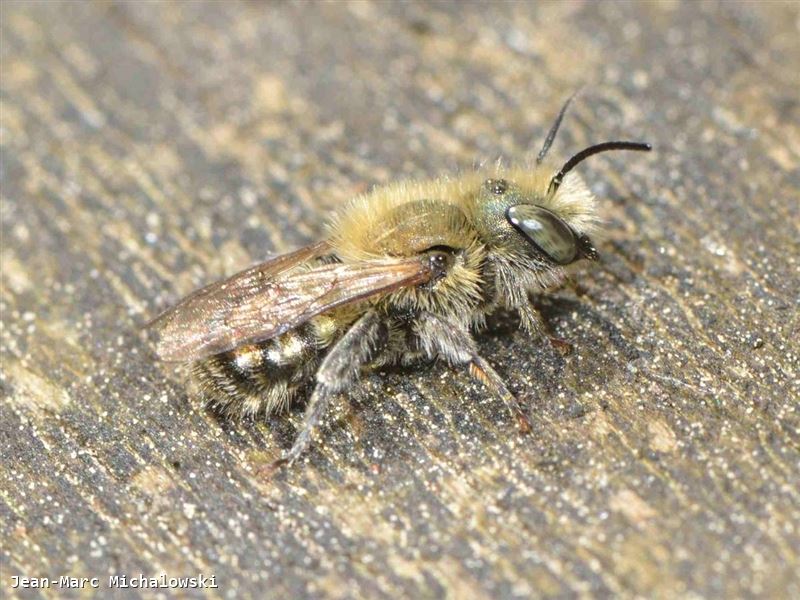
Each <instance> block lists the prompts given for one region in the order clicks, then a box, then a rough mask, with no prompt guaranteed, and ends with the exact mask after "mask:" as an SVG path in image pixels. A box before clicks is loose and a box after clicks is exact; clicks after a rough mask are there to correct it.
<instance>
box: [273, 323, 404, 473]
mask: <svg viewBox="0 0 800 600" xmlns="http://www.w3.org/2000/svg"><path fill="white" fill-rule="evenodd" d="M387 336H388V333H387V329H386V325H385V323H383V322H382V320H381V318H380V317H379V316H378V314H377V313H376V312H375V311H370V312H368V313H366V314H365V315H364V316H362V317H361V318H360V319H358V320H357V321H356V322H355V323H354V324H353V325H352V326H351V327H350V329H348V330H347V333H345V334H344V335H343V336H342V337H341V339H339V341H337V342H336V343H335V344H334V345H333V347H332V348H331V350H330V351H329V352H328V354H327V355H326V356H325V358H324V359H323V361H322V363H321V364H320V366H319V369H318V370H317V375H316V380H317V383H316V386H315V387H314V392H313V393H312V394H311V398H310V399H309V401H308V406H307V407H306V412H305V416H304V417H303V426H302V429H301V430H300V433H299V434H298V436H297V439H296V440H295V441H294V444H293V445H292V448H291V449H290V450H289V451H288V452H287V453H285V454H284V455H283V456H282V457H281V458H279V459H278V460H276V461H275V462H274V463H272V465H271V467H270V469H269V471H270V472H274V471H275V470H276V469H278V468H279V467H281V466H283V465H291V464H292V463H293V462H294V461H295V460H297V459H298V457H300V455H301V454H303V452H304V451H305V450H306V449H307V448H308V446H309V444H310V443H311V436H312V434H313V433H314V428H315V427H316V426H317V425H318V424H319V422H320V420H321V419H322V416H323V415H324V414H325V411H326V410H327V408H328V406H329V405H330V403H331V400H332V399H333V398H334V397H335V396H336V395H338V394H341V393H342V392H345V391H347V389H348V388H350V387H351V386H353V385H354V384H355V383H356V382H357V380H358V377H359V373H360V369H361V367H363V366H364V365H366V364H368V363H369V361H371V360H372V359H373V358H374V357H375V354H376V353H377V352H378V351H379V350H380V349H381V348H382V347H383V345H384V344H385V342H386V339H387Z"/></svg>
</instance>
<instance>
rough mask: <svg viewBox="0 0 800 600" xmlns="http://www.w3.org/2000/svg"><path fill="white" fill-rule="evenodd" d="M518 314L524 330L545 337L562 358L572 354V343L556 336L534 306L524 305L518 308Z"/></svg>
mask: <svg viewBox="0 0 800 600" xmlns="http://www.w3.org/2000/svg"><path fill="white" fill-rule="evenodd" d="M517 312H518V314H519V320H520V325H521V326H522V329H524V330H525V331H527V332H529V333H539V334H542V335H544V336H545V337H546V338H547V341H549V342H550V345H551V346H552V347H553V348H554V349H555V350H556V351H557V352H558V353H559V354H561V355H562V356H567V355H568V354H571V353H572V349H573V348H572V342H569V341H567V340H565V339H563V338H560V337H558V336H557V335H554V334H553V332H552V330H551V329H550V327H548V325H547V323H545V321H544V319H543V318H542V315H540V314H539V312H538V311H537V310H536V309H535V308H534V306H533V304H531V303H526V304H523V305H522V306H519V307H517Z"/></svg>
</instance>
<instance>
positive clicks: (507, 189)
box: [477, 95, 651, 265]
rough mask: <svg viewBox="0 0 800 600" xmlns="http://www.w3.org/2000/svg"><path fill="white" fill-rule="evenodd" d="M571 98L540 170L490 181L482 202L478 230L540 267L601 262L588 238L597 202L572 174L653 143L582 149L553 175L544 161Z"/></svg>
mask: <svg viewBox="0 0 800 600" xmlns="http://www.w3.org/2000/svg"><path fill="white" fill-rule="evenodd" d="M572 97H574V95H573V96H572ZM572 97H570V98H569V99H567V101H566V102H565V103H564V106H563V107H562V108H561V111H560V112H559V113H558V116H557V117H556V120H555V122H554V123H553V125H552V126H551V127H550V131H548V133H547V137H546V138H545V141H544V144H543V145H542V149H541V150H540V151H539V155H538V156H537V158H536V167H535V168H534V169H533V170H527V169H515V170H512V171H511V172H509V173H508V174H498V175H497V176H496V177H491V178H489V179H486V180H485V181H484V182H483V184H482V186H481V190H480V192H479V193H478V197H477V200H478V202H477V208H478V215H477V226H478V228H479V229H481V230H482V231H483V233H484V234H485V235H487V237H488V238H489V239H492V240H495V241H496V242H498V243H499V244H500V245H502V246H504V247H505V249H506V250H510V251H511V252H515V251H516V253H519V252H524V250H525V249H527V250H528V252H524V254H523V255H525V254H527V255H530V253H531V251H532V252H533V253H534V254H535V256H534V257H532V258H534V259H535V260H536V262H539V263H540V262H544V263H545V264H550V265H568V264H570V263H573V262H575V261H576V260H579V259H581V258H587V259H589V260H597V258H598V254H597V250H596V249H595V247H594V245H593V244H592V242H591V240H590V239H589V235H588V233H589V232H590V231H591V229H592V226H593V225H594V222H595V220H596V216H595V208H594V198H593V196H592V194H591V192H590V191H589V189H588V188H587V187H586V184H585V183H583V181H582V180H581V178H580V177H578V176H577V175H576V174H575V173H570V172H571V171H572V169H574V168H575V167H576V166H577V165H578V164H580V163H581V162H582V161H584V160H585V159H587V158H589V157H590V156H593V155H594V154H598V153H600V152H606V151H609V150H636V151H649V150H650V149H651V147H650V144H643V143H639V142H603V143H602V144H596V145H594V146H589V147H588V148H586V149H584V150H581V151H580V152H578V153H577V154H576V155H575V156H573V157H572V158H570V159H569V160H568V161H567V162H566V163H564V166H562V167H561V168H560V169H559V170H558V171H557V172H556V173H555V175H551V173H552V171H551V170H549V169H547V168H546V167H544V166H543V165H542V162H543V161H544V159H545V157H546V155H547V152H548V150H550V146H551V145H552V143H553V140H555V137H556V134H557V133H558V128H559V126H560V125H561V120H562V119H563V118H564V114H565V113H566V111H567V107H568V106H569V103H570V102H571V100H572ZM568 174H569V175H570V176H569V177H567V175H568ZM562 184H563V185H562ZM525 246H527V248H525Z"/></svg>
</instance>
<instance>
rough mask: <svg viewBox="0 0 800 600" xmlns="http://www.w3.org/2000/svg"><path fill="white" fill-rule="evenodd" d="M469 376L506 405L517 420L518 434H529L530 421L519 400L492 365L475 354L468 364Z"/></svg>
mask: <svg viewBox="0 0 800 600" xmlns="http://www.w3.org/2000/svg"><path fill="white" fill-rule="evenodd" d="M469 374H470V375H472V376H473V377H474V378H475V379H477V380H478V381H480V382H481V383H482V384H483V385H485V386H486V387H487V388H489V390H491V391H492V392H493V393H494V394H495V395H496V396H498V397H500V399H502V400H503V402H505V403H506V406H507V407H508V409H509V410H510V411H511V414H512V416H513V417H514V418H515V419H516V420H517V425H518V427H519V431H520V433H528V432H530V430H531V422H530V419H528V415H526V414H525V411H524V410H523V409H522V406H520V404H519V400H517V398H516V396H514V394H512V393H511V392H510V391H509V389H508V388H507V387H506V384H505V383H503V380H502V379H501V377H500V375H498V374H497V371H495V370H494V369H493V368H492V365H490V364H489V363H488V362H486V361H485V360H484V359H483V358H482V357H480V356H479V355H477V354H475V355H474V356H473V357H472V360H471V361H470V363H469Z"/></svg>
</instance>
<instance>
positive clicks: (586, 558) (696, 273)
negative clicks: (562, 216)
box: [0, 2, 800, 598]
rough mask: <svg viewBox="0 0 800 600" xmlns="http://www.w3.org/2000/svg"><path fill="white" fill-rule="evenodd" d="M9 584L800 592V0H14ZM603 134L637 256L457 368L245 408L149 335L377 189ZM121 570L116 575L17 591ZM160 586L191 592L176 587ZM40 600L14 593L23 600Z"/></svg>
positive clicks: (8, 206) (10, 23)
mask: <svg viewBox="0 0 800 600" xmlns="http://www.w3.org/2000/svg"><path fill="white" fill-rule="evenodd" d="M0 9H1V10H2V15H1V16H2V49H1V52H2V54H1V55H0V59H2V84H1V85H2V98H1V102H2V104H0V110H1V111H2V113H1V114H0V118H1V119H2V172H0V177H2V179H1V180H0V181H1V182H2V192H0V195H1V197H2V211H1V212H0V215H1V216H2V292H1V295H0V308H2V330H1V331H0V340H1V342H2V379H0V386H1V387H2V403H0V447H1V448H2V462H1V463H0V493H1V495H0V537H2V540H3V544H2V555H0V567H1V568H2V576H1V577H0V579H2V590H3V595H4V597H12V598H14V597H24V598H28V597H30V598H39V597H45V598H60V597H93V596H97V597H102V598H108V597H120V598H122V597H124V598H129V597H154V596H155V592H152V591H151V592H144V591H137V590H109V589H108V587H107V577H108V576H109V575H113V574H117V575H120V574H127V575H131V576H137V575H138V574H140V573H141V574H144V575H145V576H154V575H158V574H160V573H166V574H167V575H168V576H188V575H194V574H197V573H202V574H205V575H215V576H216V581H217V583H218V585H219V587H218V588H216V589H204V590H185V591H183V592H180V593H176V595H179V596H183V597H208V598H217V597H234V596H240V597H245V598H263V597H269V598H285V597H312V596H313V597H318V596H322V597H329V598H345V597H370V598H373V597H379V598H400V597H414V598H434V597H436V598H438V597H450V598H472V597H484V598H488V597H491V598H528V597H564V596H567V597H589V596H593V597H611V596H615V597H617V596H618V597H623V598H625V597H629V598H633V597H664V598H674V597H686V598H689V597H692V598H696V597H705V598H716V597H726V598H740V597H770V598H779V597H780V598H783V597H798V596H800V575H798V574H799V573H800V568H798V565H799V564H800V485H798V482H799V481H800V401H799V400H798V398H800V366H799V364H798V363H799V362H800V351H799V350H798V343H797V339H798V335H800V322H799V321H798V314H799V313H800V311H799V310H798V308H800V307H799V306H798V305H799V304H800V301H799V300H798V298H799V294H798V290H800V262H798V261H799V259H798V257H800V235H798V234H799V233H800V231H799V229H800V193H799V192H798V190H799V189H800V160H798V158H799V157H800V126H798V123H800V102H799V101H798V89H800V76H798V74H799V73H800V42H798V40H800V36H798V35H797V33H798V32H797V23H798V22H799V21H798V19H800V11H798V5H797V4H796V3H792V2H787V3H779V2H770V3H733V2H731V3H719V4H717V3H703V4H700V3H673V2H663V3H662V2H659V3H656V2H648V3H594V2H569V3H568V2H563V3H547V4H535V5H534V4H527V3H510V4H499V3H498V4H483V5H481V4H461V3H458V4H457V3H443V4H435V5H428V4H417V3H413V4H383V3H376V4H371V3H352V4H345V3H329V4H318V5H317V4H310V3H289V4H284V3H281V4H261V3H254V2H240V3H216V2H210V3H202V2H169V3H134V2H116V3H106V2H98V3H78V2H4V3H3V4H2V5H0ZM581 85H585V88H584V90H583V92H582V93H581V95H580V96H579V98H578V100H577V101H576V102H575V105H574V108H573V109H572V110H571V112H570V113H569V115H568V116H567V119H566V120H565V123H564V126H563V130H562V133H561V134H560V136H559V139H558V140H556V143H555V145H554V148H553V151H552V152H553V153H554V154H558V155H559V156H563V157H564V158H566V157H568V156H569V155H570V153H572V152H575V151H577V150H579V149H580V148H582V147H584V146H585V145H588V144H589V143H593V142H598V141H603V140H606V139H616V138H623V137H624V138H628V139H644V140H648V141H650V142H652V143H653V144H654V146H655V150H656V151H655V152H654V153H653V156H652V157H642V156H638V155H631V154H619V155H613V156H612V155H608V156H607V157H605V158H596V159H592V161H590V162H587V163H586V164H585V165H583V166H582V167H581V169H582V172H583V173H584V174H585V176H586V178H587V180H588V181H589V182H591V185H592V188H593V190H594V191H595V192H596V193H597V194H598V196H599V198H600V204H601V213H602V215H603V216H604V218H605V219H606V220H607V227H606V232H607V234H606V239H605V240H604V241H603V242H602V243H601V244H600V246H599V250H600V252H601V255H602V260H601V262H600V263H599V264H592V265H586V266H584V267H582V268H581V269H580V270H579V271H578V272H577V273H576V281H577V282H578V284H579V285H578V286H577V287H576V288H575V289H573V288H571V287H567V288H564V289H561V290H557V291H555V292H554V293H553V294H551V295H548V296H546V297H542V298H539V299H538V300H537V301H538V302H539V304H540V305H541V310H542V313H543V315H544V317H545V319H546V320H547V322H548V323H549V324H550V326H551V327H552V329H553V330H554V331H555V332H556V333H557V334H558V335H559V336H562V337H565V338H568V339H569V340H571V341H572V342H573V343H574V344H575V352H574V353H573V354H572V355H570V356H567V357H564V356H561V355H559V354H558V353H556V352H555V351H554V350H553V349H552V348H550V346H549V345H547V344H544V343H541V342H540V341H539V340H532V339H530V338H529V336H527V335H525V334H523V333H521V332H520V331H518V330H517V323H516V321H515V319H514V317H513V316H508V315H499V316H498V317H497V318H496V319H494V320H493V321H492V323H491V327H490V328H489V330H488V331H487V332H486V333H485V334H483V335H481V336H480V338H479V343H480V347H481V350H482V352H483V353H484V354H485V355H486V356H488V357H489V358H490V359H491V361H492V362H493V364H495V365H496V367H497V369H498V371H500V373H501V374H502V375H503V376H504V377H505V378H506V379H507V381H508V384H509V386H510V388H511V389H512V390H513V391H514V392H515V393H517V394H518V395H519V396H520V398H522V399H523V400H524V401H525V403H526V404H527V405H528V406H529V407H530V410H531V415H532V422H533V427H534V432H533V434H532V435H529V436H522V437H521V436H519V435H518V434H517V433H516V428H515V427H514V424H513V423H511V422H510V420H509V419H508V417H507V414H506V411H505V410H504V408H503V406H502V403H501V402H500V401H498V400H496V399H494V398H491V397H487V395H486V394H485V393H484V390H483V389H481V388H480V387H477V386H474V385H473V384H471V383H470V381H469V378H468V377H467V375H466V374H465V373H463V372H455V371H451V370H449V369H448V368H446V367H445V366H443V365H431V366H430V367H427V368H424V369H418V370H414V371H411V372H409V371H392V372H389V373H384V374H379V375H376V376H373V377H370V378H369V379H368V380H367V381H366V382H365V392H364V394H363V395H361V396H360V397H357V398H354V399H353V400H352V401H351V402H344V401H343V402H341V403H340V404H339V406H338V407H337V409H336V411H335V413H334V414H332V415H330V418H329V419H328V420H327V422H326V425H325V427H324V428H323V431H322V432H321V435H320V436H318V442H317V443H316V445H315V448H314V450H313V451H312V452H311V453H310V454H309V456H308V457H307V460H306V461H305V462H303V463H302V464H298V465H297V466H296V468H293V469H292V470H291V471H288V472H286V473H283V474H281V475H279V476H278V477H277V478H275V479H273V480H271V481H270V480H267V479H265V478H264V477H262V476H261V472H262V469H263V467H264V465H266V464H269V461H270V460H272V459H273V458H275V457H276V456H277V455H278V453H279V452H280V451H281V449H284V448H286V447H287V446H288V445H289V444H290V443H291V440H292V438H293V436H294V434H295V428H296V427H297V425H298V423H299V420H300V417H301V407H299V406H298V407H295V410H293V411H292V413H291V414H290V415H289V416H288V417H283V418H272V419H270V420H269V421H268V422H266V423H220V422H217V421H215V420H214V419H213V418H212V417H211V416H210V415H208V414H206V413H205V412H204V411H203V410H202V409H201V408H200V407H198V406H196V404H195V403H194V402H193V401H192V400H191V398H190V397H188V396H187V394H186V391H185V389H184V386H183V385H182V380H181V376H180V373H176V372H173V371H172V369H171V368H165V367H164V366H163V365H161V364H159V363H157V361H156V360H155V359H154V357H153V355H152V352H151V350H150V348H149V346H148V345H147V343H146V341H145V340H143V339H142V337H141V335H140V332H139V328H140V327H141V325H142V324H143V323H145V322H146V321H147V320H148V319H149V318H151V317H152V316H154V315H155V314H157V313H158V312H159V311H160V310H161V309H164V308H166V307H167V306H168V305H169V304H171V303H173V302H175V301H176V300H177V299H179V298H180V297H181V296H182V295H184V294H186V293H188V292H189V291H191V290H192V289H194V288H196V287H198V286H199V285H201V284H204V283H208V282H210V281H213V280H215V279H217V278H220V277H222V276H223V275H228V274H231V273H233V272H235V271H236V270H238V269H240V268H243V267H245V266H247V265H249V264H251V263H253V262H255V261H258V260H262V259H263V258H264V257H266V256H267V255H269V254H272V253H275V252H284V251H287V250H289V249H291V248H294V247H298V246H300V245H303V244H306V243H309V242H312V241H314V240H315V239H318V238H319V236H320V235H321V234H322V231H323V224H324V222H325V219H326V216H327V215H328V214H329V212H330V210H331V209H332V208H334V207H336V206H337V205H339V204H340V203H342V202H344V201H345V200H346V199H347V198H349V197H350V196H352V195H353V194H355V193H358V192H360V191H362V190H364V189H366V188H368V187H369V186H371V185H374V184H378V183H383V182H386V181H391V180H394V179H397V178H403V177H414V176H416V177H421V176H428V175H434V174H438V173H440V172H443V171H458V170H459V169H460V170H468V169H470V168H471V167H472V165H473V164H475V163H478V162H480V161H484V160H494V159H495V158H496V157H498V156H504V157H506V158H508V159H514V158H515V157H521V156H523V155H524V154H525V153H527V152H530V151H532V152H536V151H537V150H538V147H539V145H540V143H541V140H542V138H543V136H544V134H545V132H546V130H547V127H548V126H549V124H550V121H551V119H552V118H553V117H554V116H555V114H556V112H557V111H558V108H559V107H560V104H561V102H562V101H563V100H564V99H565V98H566V97H567V96H568V95H569V94H570V93H572V92H573V91H574V90H575V89H577V88H578V87H580V86H581ZM13 575H17V576H27V577H50V578H53V577H56V578H57V577H58V576H60V575H72V576H76V577H81V576H86V577H100V578H101V582H100V583H101V587H100V589H97V590H92V589H84V590H63V589H61V590H59V589H56V588H51V589H49V590H39V591H37V590H26V591H24V590H20V589H11V587H10V586H11V581H12V579H11V577H12V576H13ZM160 593H161V594H162V595H166V594H167V593H168V591H167V590H161V591H160ZM6 594H8V595H6Z"/></svg>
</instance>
